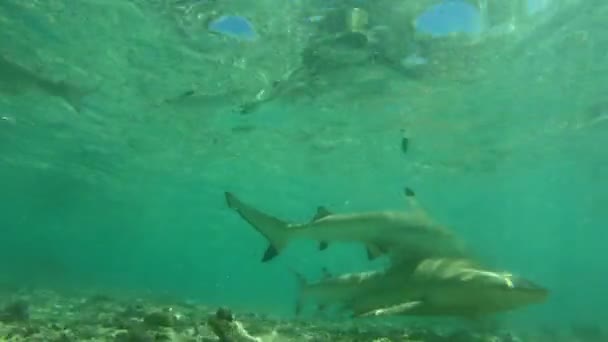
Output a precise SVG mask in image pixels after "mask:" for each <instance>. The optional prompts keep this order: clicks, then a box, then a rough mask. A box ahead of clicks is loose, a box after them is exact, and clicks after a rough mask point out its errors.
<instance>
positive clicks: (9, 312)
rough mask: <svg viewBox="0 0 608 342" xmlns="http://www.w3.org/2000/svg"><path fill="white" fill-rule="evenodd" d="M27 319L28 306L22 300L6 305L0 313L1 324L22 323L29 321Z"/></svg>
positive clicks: (28, 316) (28, 314)
mask: <svg viewBox="0 0 608 342" xmlns="http://www.w3.org/2000/svg"><path fill="white" fill-rule="evenodd" d="M29 318H30V311H29V304H28V302H26V301H24V300H17V301H14V302H12V303H10V304H7V305H6V306H5V307H4V308H3V309H2V311H1V312H0V321H1V322H23V321H27V320H29Z"/></svg>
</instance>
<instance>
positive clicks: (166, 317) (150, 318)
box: [144, 311, 175, 328]
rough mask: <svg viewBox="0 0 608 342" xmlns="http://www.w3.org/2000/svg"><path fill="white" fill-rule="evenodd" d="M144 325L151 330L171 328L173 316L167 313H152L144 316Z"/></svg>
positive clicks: (173, 322) (173, 321)
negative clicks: (151, 328)
mask: <svg viewBox="0 0 608 342" xmlns="http://www.w3.org/2000/svg"><path fill="white" fill-rule="evenodd" d="M144 323H145V324H146V325H147V326H149V327H153V328H158V327H172V326H174V325H175V315H174V314H173V313H171V312H167V311H154V312H151V313H149V314H147V315H145V316H144Z"/></svg>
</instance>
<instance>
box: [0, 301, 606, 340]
mask: <svg viewBox="0 0 608 342" xmlns="http://www.w3.org/2000/svg"><path fill="white" fill-rule="evenodd" d="M557 330H558V329H551V328H549V329H542V330H539V331H526V332H515V331H505V330H504V329H495V330H493V331H492V332H489V331H487V332H483V333H482V332H476V331H473V330H471V329H465V328H461V329H453V328H452V329H446V328H445V327H443V328H442V327H435V328H429V327H421V326H412V325H411V324H407V323H399V324H395V323H392V324H389V323H387V322H386V321H383V320H359V321H356V322H355V321H346V322H344V321H342V322H341V321H332V322H328V321H323V320H315V321H312V320H303V319H299V320H281V319H277V318H271V317H266V316H263V315H257V314H254V313H245V312H243V313H236V314H235V313H232V312H230V310H228V309H218V308H211V307H206V306H204V305H201V304H195V303H189V302H184V301H180V300H172V299H167V298H157V297H147V298H143V297H141V298H137V297H133V296H109V295H104V294H99V293H95V294H91V293H88V294H74V293H70V294H62V293H59V292H56V291H50V290H40V289H36V290H23V289H19V290H17V289H15V290H12V291H7V292H5V293H3V294H0V341H31V342H36V341H45V342H54V341H57V342H60V341H61V342H70V341H118V342H131V341H132V342H140V341H180V342H188V341H224V342H241V341H251V342H253V341H259V342H275V341H276V342H278V341H286V342H287V341H335V342H341V341H351V342H354V341H376V342H380V341H382V342H390V341H394V342H397V341H404V342H405V341H411V342H413V341H418V342H423V341H454V342H475V341H488V342H490V341H492V342H501V341H542V342H544V341H555V342H557V341H608V339H607V337H608V336H606V335H602V332H601V331H600V330H599V329H596V328H592V327H575V328H570V329H569V330H568V331H565V332H562V333H558V332H557Z"/></svg>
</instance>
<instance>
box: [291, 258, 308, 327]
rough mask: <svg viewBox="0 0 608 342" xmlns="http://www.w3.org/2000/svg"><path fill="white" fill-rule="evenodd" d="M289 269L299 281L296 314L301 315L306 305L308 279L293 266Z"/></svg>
mask: <svg viewBox="0 0 608 342" xmlns="http://www.w3.org/2000/svg"><path fill="white" fill-rule="evenodd" d="M289 270H290V271H291V273H292V274H293V275H294V276H295V278H296V281H297V290H296V291H297V294H296V307H295V314H296V316H300V315H301V314H302V309H303V307H304V291H305V289H306V287H307V286H308V282H307V281H306V278H305V277H304V276H303V275H302V274H301V273H300V272H298V271H296V270H294V269H292V268H289Z"/></svg>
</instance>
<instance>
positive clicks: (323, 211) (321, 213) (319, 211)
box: [312, 205, 331, 222]
mask: <svg viewBox="0 0 608 342" xmlns="http://www.w3.org/2000/svg"><path fill="white" fill-rule="evenodd" d="M329 215H331V212H330V211H329V210H327V208H325V207H324V206H322V205H320V206H318V207H317V212H316V213H315V216H313V217H312V222H314V221H316V220H320V219H322V218H324V217H327V216H329Z"/></svg>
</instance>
